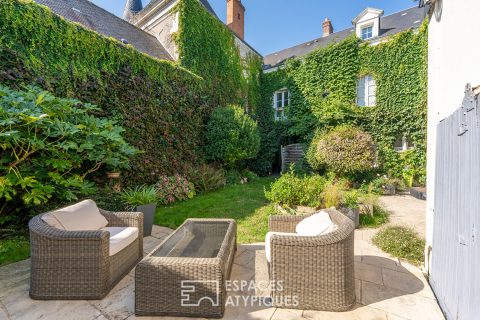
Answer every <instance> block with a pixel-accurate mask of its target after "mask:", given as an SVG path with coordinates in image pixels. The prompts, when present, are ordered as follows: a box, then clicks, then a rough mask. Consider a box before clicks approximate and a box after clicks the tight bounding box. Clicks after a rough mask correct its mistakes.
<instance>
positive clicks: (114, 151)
mask: <svg viewBox="0 0 480 320" xmlns="http://www.w3.org/2000/svg"><path fill="white" fill-rule="evenodd" d="M27 90H28V91H22V92H17V91H13V90H10V89H7V88H5V87H2V86H0V107H1V108H0V150H1V153H0V168H1V169H2V174H1V176H0V203H2V205H1V206H0V208H1V209H0V225H3V224H5V223H8V222H10V223H11V222H20V221H18V218H19V219H20V220H22V219H25V218H28V214H27V211H28V208H31V207H34V206H39V205H44V204H46V203H47V202H48V201H49V200H50V199H52V198H53V199H55V201H73V200H77V199H78V196H79V195H82V194H86V193H90V192H92V190H93V189H94V185H93V182H92V181H91V180H89V179H88V178H89V175H90V174H92V173H93V172H95V171H97V170H99V169H100V168H101V167H102V166H109V167H111V168H119V169H120V168H127V167H128V159H129V158H130V157H132V156H133V155H134V154H135V153H136V150H135V149H134V148H133V147H132V146H130V145H129V144H127V143H126V142H125V141H124V140H123V138H122V134H123V133H124V129H123V128H122V127H120V126H118V125H116V123H115V122H114V121H111V120H108V119H105V118H98V117H95V116H93V115H92V114H91V113H93V112H96V111H98V108H97V107H95V106H93V105H90V104H84V103H81V102H80V101H78V100H74V99H61V98H56V97H54V96H52V95H51V94H49V93H48V92H46V91H42V90H40V89H38V88H33V87H29V88H28V89H27ZM15 220H17V221H15Z"/></svg>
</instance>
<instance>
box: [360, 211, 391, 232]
mask: <svg viewBox="0 0 480 320" xmlns="http://www.w3.org/2000/svg"><path fill="white" fill-rule="evenodd" d="M388 215H389V213H388V211H386V210H384V209H383V208H382V207H379V206H373V213H372V214H361V215H360V227H362V228H378V227H380V226H381V225H384V224H385V223H387V222H388Z"/></svg>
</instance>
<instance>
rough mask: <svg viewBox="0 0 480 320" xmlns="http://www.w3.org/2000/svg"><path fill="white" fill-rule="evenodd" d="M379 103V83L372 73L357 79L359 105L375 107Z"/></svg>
mask: <svg viewBox="0 0 480 320" xmlns="http://www.w3.org/2000/svg"><path fill="white" fill-rule="evenodd" d="M376 104H377V84H376V82H375V78H373V76H372V75H370V74H369V75H365V76H363V77H360V78H359V79H358V80H357V106H359V107H374V106H375V105H376Z"/></svg>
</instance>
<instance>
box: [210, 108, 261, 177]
mask: <svg viewBox="0 0 480 320" xmlns="http://www.w3.org/2000/svg"><path fill="white" fill-rule="evenodd" d="M259 149H260V134H259V132H258V128H257V124H256V122H255V121H253V120H252V118H250V117H249V116H248V115H247V114H245V112H244V111H243V109H242V108H240V107H238V106H233V105H232V106H228V107H220V108H217V109H215V111H214V112H213V114H212V116H211V118H210V121H209V122H208V124H207V131H206V146H205V156H206V158H207V160H209V161H218V162H221V163H223V164H224V165H226V166H227V167H229V168H233V167H235V166H236V164H238V163H239V162H240V161H242V160H247V159H252V158H255V157H256V156H257V154H258V151H259Z"/></svg>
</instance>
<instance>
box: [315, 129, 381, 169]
mask: <svg viewBox="0 0 480 320" xmlns="http://www.w3.org/2000/svg"><path fill="white" fill-rule="evenodd" d="M307 155H308V159H309V160H310V165H311V166H312V168H314V169H317V170H318V169H323V168H324V167H325V168H327V169H328V170H329V171H332V172H335V173H336V174H338V175H346V174H354V173H356V172H365V171H369V170H372V169H373V164H374V161H375V145H374V142H373V139H372V137H371V136H370V134H368V133H366V132H364V131H362V130H360V129H358V128H355V127H351V126H339V127H336V128H335V129H333V130H332V131H330V132H328V133H326V134H325V133H323V132H322V131H319V132H318V133H317V136H316V137H315V138H314V139H313V140H312V143H311V145H310V148H309V151H308V152H307Z"/></svg>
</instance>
